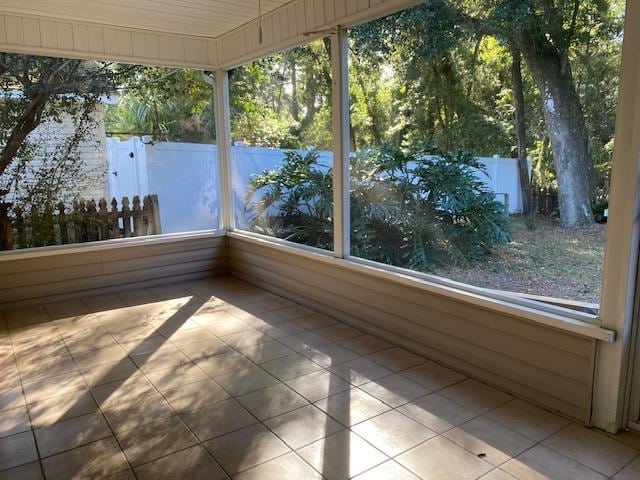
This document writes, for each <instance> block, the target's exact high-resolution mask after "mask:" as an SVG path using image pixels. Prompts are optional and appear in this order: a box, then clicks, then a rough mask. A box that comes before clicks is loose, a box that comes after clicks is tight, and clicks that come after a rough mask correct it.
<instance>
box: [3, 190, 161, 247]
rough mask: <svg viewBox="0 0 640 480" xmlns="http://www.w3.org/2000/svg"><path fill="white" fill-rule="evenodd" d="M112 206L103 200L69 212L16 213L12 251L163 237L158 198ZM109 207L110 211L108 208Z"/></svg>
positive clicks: (81, 204)
mask: <svg viewBox="0 0 640 480" xmlns="http://www.w3.org/2000/svg"><path fill="white" fill-rule="evenodd" d="M121 203H122V205H121V207H120V208H118V201H117V200H116V199H115V198H114V199H112V200H111V204H110V205H108V204H107V200H105V199H104V198H102V199H101V200H100V201H98V203H97V204H96V201H95V200H89V201H86V202H85V201H84V200H80V201H78V202H74V204H73V206H72V208H70V209H68V208H67V207H66V206H65V205H64V204H62V203H60V204H58V205H57V208H56V210H55V211H54V210H50V211H45V212H44V213H42V212H40V211H36V210H35V209H34V210H33V211H31V212H22V211H21V210H20V209H16V211H15V220H14V221H13V222H12V224H13V245H14V248H28V247H42V246H46V245H66V244H71V243H86V242H97V241H100V240H109V239H113V238H129V237H143V236H147V235H157V234H160V233H162V225H161V223H160V208H159V204H158V196H157V195H146V196H145V197H144V198H143V200H142V201H141V200H140V197H139V196H137V195H136V196H135V197H133V202H131V204H130V202H129V199H128V198H127V197H124V198H123V199H122V202H121ZM109 207H110V208H109Z"/></svg>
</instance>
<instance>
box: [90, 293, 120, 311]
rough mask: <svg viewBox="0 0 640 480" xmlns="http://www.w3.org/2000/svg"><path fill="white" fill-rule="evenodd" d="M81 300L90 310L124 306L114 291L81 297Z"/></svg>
mask: <svg viewBox="0 0 640 480" xmlns="http://www.w3.org/2000/svg"><path fill="white" fill-rule="evenodd" d="M81 301H82V303H84V304H85V305H86V306H87V308H88V309H89V310H90V311H92V312H100V311H103V310H113V309H116V308H122V307H125V306H126V305H125V303H124V302H123V301H122V300H121V299H120V298H118V297H117V296H116V294H115V293H111V294H106V295H96V296H93V297H85V298H82V299H81Z"/></svg>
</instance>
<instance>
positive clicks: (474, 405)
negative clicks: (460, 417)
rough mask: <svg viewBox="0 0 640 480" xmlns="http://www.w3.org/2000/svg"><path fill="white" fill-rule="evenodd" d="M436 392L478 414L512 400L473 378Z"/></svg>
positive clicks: (510, 397)
mask: <svg viewBox="0 0 640 480" xmlns="http://www.w3.org/2000/svg"><path fill="white" fill-rule="evenodd" d="M438 393H439V394H440V395H442V396H443V397H446V398H448V399H450V400H453V401H454V402H456V403H459V404H460V405H462V406H463V407H465V408H468V409H469V410H473V411H474V412H477V413H479V414H484V413H487V412H488V411H490V410H493V409H494V408H497V407H499V406H500V405H504V404H505V403H507V402H509V401H510V400H513V397H512V396H511V395H509V394H508V393H505V392H502V391H500V390H498V389H497V388H493V387H490V386H489V385H485V384H484V383H480V382H478V381H476V380H473V379H468V380H465V381H463V382H460V383H457V384H455V385H452V386H450V387H447V388H445V389H443V390H442V391H440V392H438Z"/></svg>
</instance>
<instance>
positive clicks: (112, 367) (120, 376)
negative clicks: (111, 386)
mask: <svg viewBox="0 0 640 480" xmlns="http://www.w3.org/2000/svg"><path fill="white" fill-rule="evenodd" d="M139 372H140V371H139V370H138V367H136V366H135V364H134V363H133V362H132V361H131V360H129V359H128V358H123V359H122V360H120V361H118V362H114V363H103V364H101V365H95V366H93V367H89V368H81V369H80V373H81V374H82V376H83V377H84V379H85V381H86V382H87V385H89V386H90V387H97V386H99V385H104V384H105V383H111V382H115V381H118V380H125V379H127V378H129V377H131V376H132V375H135V374H137V373H139Z"/></svg>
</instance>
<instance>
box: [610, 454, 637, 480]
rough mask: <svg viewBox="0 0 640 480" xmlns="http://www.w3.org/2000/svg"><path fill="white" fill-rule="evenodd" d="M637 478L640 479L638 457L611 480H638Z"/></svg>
mask: <svg viewBox="0 0 640 480" xmlns="http://www.w3.org/2000/svg"><path fill="white" fill-rule="evenodd" d="M638 478H640V457H637V458H636V459H635V460H634V461H633V462H631V463H629V464H628V465H627V466H626V467H624V468H623V469H622V470H620V471H619V472H618V473H616V475H615V476H614V477H613V480H638Z"/></svg>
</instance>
